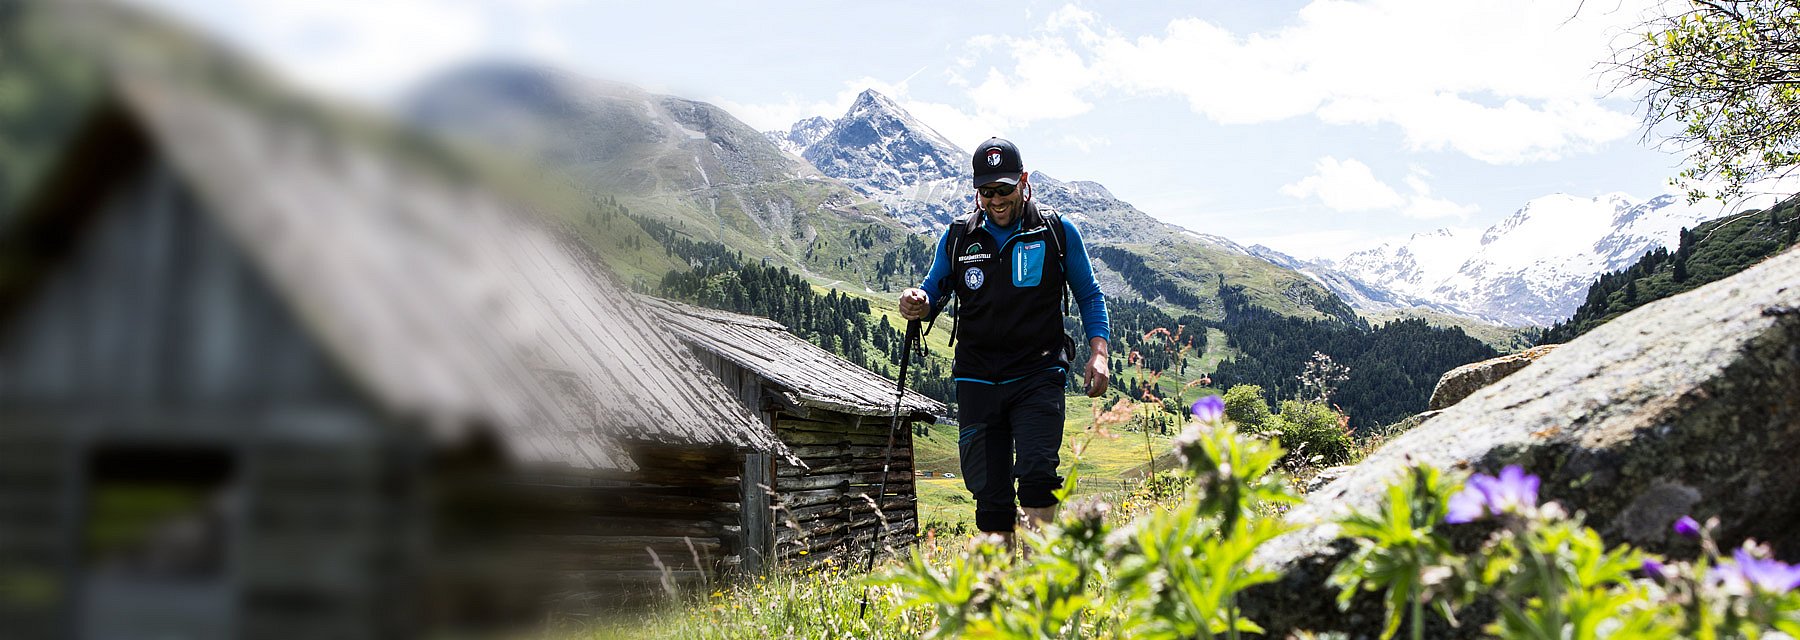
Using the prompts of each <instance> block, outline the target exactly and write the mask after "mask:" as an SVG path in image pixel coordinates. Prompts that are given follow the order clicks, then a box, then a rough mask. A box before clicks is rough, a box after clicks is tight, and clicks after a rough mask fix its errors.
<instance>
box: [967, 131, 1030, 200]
mask: <svg viewBox="0 0 1800 640" xmlns="http://www.w3.org/2000/svg"><path fill="white" fill-rule="evenodd" d="M974 164H975V185H974V186H975V188H978V189H979V188H981V185H984V184H991V183H995V182H1004V183H1006V184H1010V185H1017V184H1019V174H1021V173H1025V161H1024V160H1023V159H1021V158H1019V148H1018V147H1015V146H1013V143H1012V142H1011V141H1009V140H1006V139H1003V138H988V140H987V142H983V143H981V146H979V147H976V148H975V163H974Z"/></svg>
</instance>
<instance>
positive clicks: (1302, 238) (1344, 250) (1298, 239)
mask: <svg viewBox="0 0 1800 640" xmlns="http://www.w3.org/2000/svg"><path fill="white" fill-rule="evenodd" d="M1404 239H1405V238H1404V237H1400V238H1395V237H1392V236H1383V235H1380V234H1376V233H1373V232H1370V231H1366V230H1362V229H1328V230H1321V231H1300V232H1295V233H1284V234H1276V235H1266V236H1265V235H1251V236H1244V237H1243V238H1242V239H1241V240H1239V242H1240V243H1242V244H1245V245H1254V244H1260V245H1262V246H1265V247H1269V248H1271V249H1274V250H1276V251H1280V252H1282V253H1285V254H1288V255H1290V256H1293V257H1296V258H1300V259H1302V260H1319V259H1330V260H1338V259H1342V258H1343V257H1344V256H1346V255H1349V254H1351V253H1353V252H1356V251H1359V250H1362V249H1367V248H1369V247H1373V246H1378V245H1380V244H1381V243H1383V242H1393V241H1396V240H1404Z"/></svg>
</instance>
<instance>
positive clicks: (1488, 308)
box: [1327, 192, 1724, 325]
mask: <svg viewBox="0 0 1800 640" xmlns="http://www.w3.org/2000/svg"><path fill="white" fill-rule="evenodd" d="M1681 202H1682V201H1681V200H1680V198H1679V197H1677V196H1670V195H1659V196H1657V197H1655V198H1651V199H1650V200H1647V201H1642V202H1640V201H1637V200H1635V199H1634V198H1632V197H1631V196H1630V195H1627V194H1624V193H1616V192H1615V193H1608V194H1603V195H1600V196H1596V197H1592V198H1583V197H1580V196H1574V195H1570V194H1565V193H1555V194H1550V195H1546V196H1542V197H1538V198H1534V199H1532V200H1531V201H1529V202H1526V203H1525V205H1524V206H1522V207H1520V208H1519V210H1518V211H1516V212H1514V213H1513V214H1512V215H1509V216H1507V217H1506V218H1505V219H1503V220H1501V221H1500V222H1498V223H1495V224H1494V225H1493V226H1491V227H1488V228H1487V229H1485V230H1481V231H1480V232H1479V233H1476V232H1475V231H1473V230H1451V229H1439V230H1437V231H1432V232H1428V233H1420V234H1414V235H1413V236H1412V237H1411V238H1408V239H1407V241H1406V242H1404V243H1401V244H1399V245H1398V246H1396V245H1392V244H1383V245H1381V246H1379V247H1376V248H1374V249H1368V250H1364V251H1358V252H1356V253H1352V254H1350V255H1348V256H1346V257H1344V258H1343V259H1342V260H1338V261H1335V262H1331V263H1327V265H1328V266H1329V267H1331V268H1333V269H1335V270H1337V271H1339V272H1341V273H1343V274H1345V275H1348V276H1350V277H1351V278H1354V279H1356V280H1357V281H1360V282H1361V283H1363V284H1367V285H1372V286H1374V287H1378V288H1382V289H1385V290H1389V291H1393V292H1396V293H1400V294H1404V295H1407V296H1413V297H1417V298H1420V299H1424V300H1428V301H1430V302H1433V303H1436V304H1442V305H1446V306H1449V307H1454V308H1457V309H1461V310H1463V311H1465V312H1466V313H1467V314H1468V315H1473V316H1477V317H1487V318H1496V319H1500V320H1502V321H1505V322H1509V323H1515V324H1538V325H1544V324H1549V323H1552V322H1555V321H1558V320H1561V319H1563V318H1566V317H1568V315H1569V314H1570V313H1573V312H1574V310H1575V307H1577V306H1579V305H1580V303H1581V301H1582V299H1583V296H1585V295H1586V291H1587V286H1588V284H1590V283H1591V282H1592V281H1593V279H1594V278H1595V277H1597V276H1599V275H1600V274H1602V273H1606V272H1608V271H1615V270H1618V269H1622V268H1624V267H1627V266H1630V265H1631V264H1632V263H1634V262H1636V261H1637V259H1638V258H1639V257H1640V256H1642V255H1643V254H1644V253H1645V252H1647V251H1649V250H1651V249H1653V248H1655V247H1657V246H1673V245H1674V243H1675V242H1676V239H1677V236H1678V234H1679V232H1680V229H1681V228H1682V227H1693V226H1695V225H1698V224H1699V223H1701V222H1704V221H1706V220H1708V219H1711V218H1714V217H1717V216H1719V215H1721V214H1723V213H1724V212H1723V211H1719V210H1718V209H1717V207H1705V206H1701V207H1688V206H1684V205H1682V204H1681Z"/></svg>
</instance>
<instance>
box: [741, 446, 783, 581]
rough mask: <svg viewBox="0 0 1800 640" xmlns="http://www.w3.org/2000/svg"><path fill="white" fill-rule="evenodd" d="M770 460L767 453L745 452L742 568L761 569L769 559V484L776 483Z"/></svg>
mask: <svg viewBox="0 0 1800 640" xmlns="http://www.w3.org/2000/svg"><path fill="white" fill-rule="evenodd" d="M772 462H773V461H772V460H770V456H769V455H768V454H763V453H752V454H749V455H746V456H744V467H743V478H744V479H743V484H742V487H741V491H742V493H743V499H742V502H741V504H742V507H743V509H742V511H741V513H742V514H743V523H742V527H743V529H742V531H743V546H742V547H741V548H740V549H739V552H740V553H742V554H743V557H744V564H743V569H744V570H745V571H747V572H750V573H760V572H761V571H762V569H763V566H764V564H765V562H766V561H767V560H768V554H769V546H770V544H772V543H773V539H772V535H773V533H774V522H773V521H772V520H771V518H770V515H771V514H770V513H769V504H770V495H769V485H771V484H774V483H775V478H774V477H773V476H774V473H773V471H774V469H773V464H772Z"/></svg>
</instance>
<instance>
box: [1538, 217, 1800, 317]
mask: <svg viewBox="0 0 1800 640" xmlns="http://www.w3.org/2000/svg"><path fill="white" fill-rule="evenodd" d="M1796 236H1800V198H1790V199H1788V200H1787V201H1785V202H1782V203H1780V204H1777V205H1775V206H1773V207H1770V208H1769V209H1767V210H1751V211H1745V212H1742V213H1738V214H1736V215H1732V216H1729V217H1725V218H1720V219H1718V220H1712V221H1709V222H1704V223H1701V224H1700V226H1698V227H1695V228H1693V229H1683V230H1682V232H1681V241H1680V243H1679V244H1678V245H1677V247H1676V249H1675V251H1673V252H1671V251H1669V250H1668V249H1667V248H1658V249H1656V250H1655V251H1651V252H1649V253H1646V254H1644V256H1643V257H1642V258H1639V259H1638V261H1637V264H1634V265H1632V266H1630V267H1626V268H1625V269H1622V270H1619V271H1614V272H1611V273H1607V274H1604V275H1602V276H1600V277H1599V279H1597V280H1595V281H1594V284H1593V285H1591V286H1589V287H1588V294H1587V300H1586V301H1585V302H1583V303H1582V304H1581V306H1580V307H1578V308H1576V309H1575V314H1574V315H1572V316H1570V317H1569V319H1568V320H1565V321H1563V322H1559V323H1557V324H1556V325H1554V326H1552V327H1550V328H1549V329H1547V330H1545V331H1544V335H1543V337H1542V338H1540V339H1539V343H1540V344H1555V343H1560V342H1568V341H1570V340H1573V339H1575V338H1576V337H1577V336H1580V335H1581V334H1584V333H1587V332H1588V331H1590V330H1592V329H1593V328H1594V327H1598V326H1600V325H1601V324H1604V323H1606V322H1608V321H1610V320H1612V319H1613V318H1617V317H1619V316H1621V315H1624V314H1625V313H1626V312H1629V311H1631V310H1632V309H1636V308H1638V307H1641V306H1643V305H1646V304H1649V303H1651V302H1654V301H1657V300H1661V299H1663V298H1667V297H1669V296H1672V295H1676V294H1679V293H1683V292H1686V291H1691V290H1693V289H1696V288H1699V287H1701V286H1702V285H1705V284H1707V283H1710V282H1715V281H1718V280H1721V279H1724V278H1726V277H1728V276H1730V275H1732V274H1735V273H1737V272H1739V271H1743V270H1744V269H1747V268H1749V267H1750V266H1751V265H1754V264H1756V263H1758V262H1761V261H1762V260H1763V259H1764V258H1767V257H1769V256H1772V255H1775V254H1777V253H1780V252H1782V251H1785V250H1787V249H1788V248H1789V247H1792V246H1794V242H1795V240H1796Z"/></svg>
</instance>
